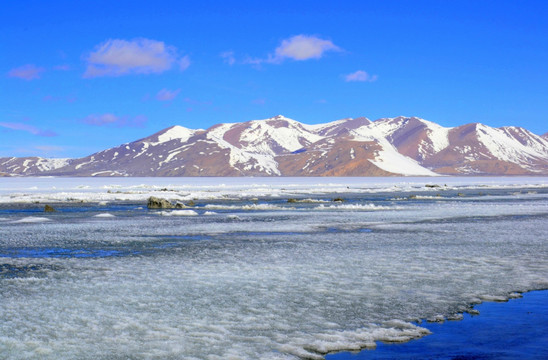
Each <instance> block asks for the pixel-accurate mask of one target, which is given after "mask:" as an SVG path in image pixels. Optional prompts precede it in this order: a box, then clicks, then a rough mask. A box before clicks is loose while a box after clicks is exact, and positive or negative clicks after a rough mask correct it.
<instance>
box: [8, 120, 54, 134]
mask: <svg viewBox="0 0 548 360" xmlns="http://www.w3.org/2000/svg"><path fill="white" fill-rule="evenodd" d="M0 126H1V127H4V128H6V129H10V130H17V131H26V132H28V133H30V134H32V135H37V136H44V137H51V136H57V133H56V132H54V131H51V130H42V129H39V128H37V127H36V126H32V125H29V124H25V123H12V122H0Z"/></svg>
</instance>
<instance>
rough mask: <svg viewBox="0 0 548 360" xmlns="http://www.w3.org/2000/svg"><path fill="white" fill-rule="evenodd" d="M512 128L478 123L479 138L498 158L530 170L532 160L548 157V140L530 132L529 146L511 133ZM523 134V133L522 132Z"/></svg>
mask: <svg viewBox="0 0 548 360" xmlns="http://www.w3.org/2000/svg"><path fill="white" fill-rule="evenodd" d="M509 129H510V128H501V129H495V128H492V127H489V126H485V125H482V124H478V125H477V130H476V133H477V136H478V140H479V141H480V142H481V143H483V144H484V145H485V146H486V147H487V149H488V150H489V152H490V153H491V154H492V155H493V156H495V157H496V158H498V159H500V160H503V161H508V162H512V163H515V164H518V165H520V166H523V167H524V168H527V169H529V170H533V171H534V168H533V167H532V166H531V161H533V160H535V159H539V158H540V159H548V141H546V140H544V139H543V138H541V137H540V136H537V135H534V134H532V133H529V134H527V135H529V138H528V139H527V142H528V146H526V145H523V144H522V143H521V142H520V141H518V140H516V139H515V138H514V137H513V136H512V135H511V134H510V133H509V131H508V130H509ZM522 134H523V133H522Z"/></svg>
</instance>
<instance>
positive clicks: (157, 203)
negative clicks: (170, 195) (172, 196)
mask: <svg viewBox="0 0 548 360" xmlns="http://www.w3.org/2000/svg"><path fill="white" fill-rule="evenodd" d="M147 208H149V209H174V208H175V206H174V205H173V204H171V203H170V202H169V201H168V200H166V199H161V198H157V197H155V196H151V197H149V198H148V202H147Z"/></svg>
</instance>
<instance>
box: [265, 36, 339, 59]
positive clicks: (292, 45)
mask: <svg viewBox="0 0 548 360" xmlns="http://www.w3.org/2000/svg"><path fill="white" fill-rule="evenodd" d="M326 51H340V48H339V47H338V46H336V45H335V44H333V43H332V42H331V41H330V40H324V39H320V38H318V37H316V36H308V35H296V36H292V37H290V38H289V39H286V40H283V41H282V44H281V45H280V46H278V47H277V48H276V50H275V55H274V57H273V58H271V61H272V62H280V61H282V60H284V59H286V58H289V59H293V60H299V61H302V60H308V59H319V58H321V57H322V56H323V54H324V53H325V52H326Z"/></svg>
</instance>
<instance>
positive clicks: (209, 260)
mask: <svg viewBox="0 0 548 360" xmlns="http://www.w3.org/2000/svg"><path fill="white" fill-rule="evenodd" d="M40 180H42V181H43V182H40V181H39V182H37V184H38V185H36V186H37V187H38V188H37V189H32V190H28V187H27V190H24V189H21V188H20V189H18V190H17V191H24V192H28V193H32V194H34V195H33V196H38V197H43V198H46V197H52V198H56V197H59V198H60V197H61V195H59V194H60V193H63V194H65V193H68V194H70V193H71V192H72V191H75V192H77V193H78V194H84V195H85V196H87V198H86V201H101V202H94V203H91V202H85V203H76V202H74V201H72V200H70V201H65V202H61V203H58V204H56V206H55V207H56V209H57V211H56V212H55V213H47V214H46V213H44V212H43V206H42V205H39V204H38V205H33V204H31V203H14V202H13V201H11V202H10V201H8V202H7V203H3V204H0V289H1V291H0V304H1V305H0V358H9V359H26V358H40V359H75V358H77V359H127V358H131V359H182V358H184V359H230V358H234V359H298V358H306V359H323V357H324V355H325V354H326V353H329V352H333V351H340V350H357V349H360V348H366V347H374V346H375V342H376V341H379V340H382V341H408V340H410V339H413V338H417V337H421V336H424V335H426V334H428V331H427V330H426V329H424V328H421V327H420V324H419V325H416V324H412V322H414V321H416V320H420V319H430V320H434V321H435V320H442V319H444V318H448V317H451V318H453V317H458V314H460V313H462V312H464V311H467V310H469V309H470V306H471V304H474V303H479V302H480V301H485V300H501V299H505V298H508V297H509V296H514V295H512V294H511V293H512V292H514V291H527V290H532V289H543V288H548V276H547V274H548V263H547V262H546V259H548V244H547V242H546V239H548V227H547V226H546V224H547V223H548V188H547V187H546V182H545V180H543V179H529V180H527V181H526V180H524V179H510V180H508V179H503V180H500V181H499V182H496V181H495V180H490V179H483V183H482V182H480V180H477V183H475V181H476V180H470V179H468V180H462V179H460V180H457V179H451V178H445V179H442V183H441V184H440V187H439V188H438V187H425V186H424V185H425V183H424V182H423V183H420V181H419V180H414V182H413V181H409V180H408V179H403V180H402V179H392V180H391V181H392V182H389V181H388V180H386V182H383V181H381V182H378V181H379V180H378V179H374V180H373V181H375V182H374V183H372V184H369V186H368V184H367V183H366V182H367V180H364V179H361V180H360V181H361V182H359V181H358V180H356V179H351V180H344V179H329V181H330V182H331V183H330V182H328V181H327V180H323V182H322V181H320V180H318V182H317V183H311V184H309V185H308V186H306V184H305V183H296V182H293V183H292V181H294V179H290V180H287V179H286V180H284V181H286V183H264V180H263V179H259V180H257V179H252V180H253V181H254V182H255V183H253V182H252V181H251V180H250V179H246V180H242V183H240V184H237V183H236V180H227V179H217V181H218V182H220V181H225V180H226V181H227V184H226V185H224V186H219V185H214V184H209V185H208V184H204V183H202V184H201V185H200V186H201V187H200V186H197V185H192V184H172V185H170V186H168V185H166V184H162V183H160V184H154V181H156V180H157V179H154V180H148V179H147V180H146V181H148V183H145V181H144V179H141V180H142V181H143V182H142V184H143V185H139V184H137V185H136V184H134V183H132V181H135V179H127V180H126V179H120V180H118V181H120V183H119V184H115V185H116V186H114V185H108V187H105V186H107V185H104V184H98V183H94V182H89V183H88V184H87V185H86V184H83V183H85V182H86V181H88V180H86V179H73V180H72V181H74V183H71V182H68V181H67V182H65V181H66V180H65V179H63V180H62V181H61V183H62V185H63V187H62V188H61V187H60V186H59V184H57V185H56V187H57V189H51V187H52V184H54V183H55V182H56V181H57V180H59V179H40ZM426 180H428V181H431V179H426ZM103 181H107V180H103ZM108 181H113V179H108ZM124 181H127V183H124ZM169 181H174V180H173V179H170V180H169ZM231 181H233V183H230V182H231ZM278 181H281V180H278ZM422 181H424V180H422ZM466 181H468V182H466ZM543 181H544V182H543ZM288 182H289V183H288ZM445 182H447V186H444V185H445V184H444V183H445ZM292 184H293V185H292ZM8 185H9V184H8ZM17 185H18V186H20V187H25V186H27V185H28V184H17ZM9 186H12V187H15V185H13V184H11V185H9ZM82 186H89V187H88V188H82ZM208 186H210V187H209V188H208ZM7 187H8V186H7V185H6V183H4V186H3V187H2V190H1V194H2V195H1V196H2V198H3V199H9V193H10V192H9V191H8V190H5V189H6V188H7ZM164 187H168V190H170V191H165V190H163V189H164ZM44 189H47V191H46V190H44ZM113 189H120V190H119V191H121V192H124V191H129V190H128V189H133V190H131V191H138V190H139V189H141V190H143V192H142V193H139V194H138V196H140V197H142V199H146V195H148V194H149V193H151V192H152V193H154V194H156V195H158V193H159V192H160V191H162V192H163V193H164V194H166V197H169V196H168V195H170V194H171V193H178V192H181V193H189V194H190V193H192V194H193V195H192V198H195V204H194V205H193V206H192V208H189V209H184V210H173V211H171V212H170V211H150V210H147V209H146V206H143V204H144V203H143V202H142V199H141V198H138V199H136V200H135V201H133V202H132V201H129V200H128V199H125V200H124V201H116V200H113V199H110V198H108V199H107V200H105V199H104V198H103V197H102V195H103V194H107V195H111V193H112V191H111V193H107V191H108V190H113ZM212 189H213V193H214V194H215V196H214V197H208V195H207V194H208V192H209V191H208V190H212ZM223 189H224V190H223ZM171 190H175V191H171ZM116 191H118V190H116ZM139 191H140V190H139ZM225 192H226V193H225ZM200 194H205V195H204V196H202V197H200V196H198V195H200ZM417 194H418V195H419V196H417ZM122 195H124V194H122ZM224 195H227V196H224ZM438 195H439V196H438ZM63 196H64V195H63ZM70 196H71V197H72V195H70ZM295 197H297V198H296V199H295ZM181 198H185V199H191V197H190V196H187V195H181ZM290 199H291V200H290ZM335 199H336V200H338V201H333V200H335ZM137 200H138V201H137ZM104 201H109V202H106V203H105V202H104ZM166 215H167V216H166ZM185 215H186V216H185ZM188 215H192V216H188ZM32 219H36V220H32Z"/></svg>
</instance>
